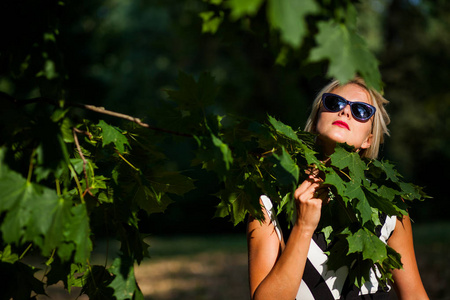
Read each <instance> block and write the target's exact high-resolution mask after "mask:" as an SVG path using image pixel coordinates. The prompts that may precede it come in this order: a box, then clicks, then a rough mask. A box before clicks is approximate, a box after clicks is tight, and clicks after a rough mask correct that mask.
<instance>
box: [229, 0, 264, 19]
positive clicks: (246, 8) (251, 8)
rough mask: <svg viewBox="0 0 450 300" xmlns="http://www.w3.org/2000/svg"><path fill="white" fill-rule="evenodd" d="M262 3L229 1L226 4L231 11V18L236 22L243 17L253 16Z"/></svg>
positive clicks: (240, 0) (238, 0) (242, 0)
mask: <svg viewBox="0 0 450 300" xmlns="http://www.w3.org/2000/svg"><path fill="white" fill-rule="evenodd" d="M263 2H264V0H230V1H228V2H226V4H227V7H228V8H230V9H231V18H232V19H234V20H236V19H239V18H241V17H243V16H245V15H249V16H253V15H255V14H256V13H257V12H258V10H259V8H260V7H261V4H262V3H263Z"/></svg>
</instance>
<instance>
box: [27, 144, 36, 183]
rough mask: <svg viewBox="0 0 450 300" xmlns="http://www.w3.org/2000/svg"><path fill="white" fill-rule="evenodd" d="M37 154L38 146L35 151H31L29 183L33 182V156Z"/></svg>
mask: <svg viewBox="0 0 450 300" xmlns="http://www.w3.org/2000/svg"><path fill="white" fill-rule="evenodd" d="M35 154H36V148H35V149H33V152H32V153H31V157H30V165H29V166H28V175H27V183H30V182H31V176H33V167H34V164H33V158H34V155H35Z"/></svg>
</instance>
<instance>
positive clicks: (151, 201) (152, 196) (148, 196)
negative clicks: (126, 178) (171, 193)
mask: <svg viewBox="0 0 450 300" xmlns="http://www.w3.org/2000/svg"><path fill="white" fill-rule="evenodd" d="M134 201H136V203H137V204H138V205H139V207H141V208H142V209H144V210H145V211H146V212H147V213H148V214H153V213H160V212H164V211H165V210H166V208H167V206H169V205H170V204H171V203H173V200H172V199H170V198H169V197H168V196H167V195H166V194H165V193H164V192H161V191H157V190H155V188H153V186H151V185H150V186H147V185H144V184H141V183H137V185H136V189H135V191H134Z"/></svg>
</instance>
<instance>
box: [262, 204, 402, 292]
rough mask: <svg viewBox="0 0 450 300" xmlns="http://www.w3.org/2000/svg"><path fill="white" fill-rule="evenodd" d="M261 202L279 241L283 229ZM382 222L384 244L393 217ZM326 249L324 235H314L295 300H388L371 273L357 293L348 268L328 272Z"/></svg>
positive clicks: (272, 213)
mask: <svg viewBox="0 0 450 300" xmlns="http://www.w3.org/2000/svg"><path fill="white" fill-rule="evenodd" d="M261 200H262V202H263V204H264V206H265V208H266V210H267V213H268V215H269V218H270V219H271V221H272V223H273V224H274V226H275V230H276V232H277V235H278V237H279V239H280V240H281V236H282V235H283V234H284V233H285V231H286V229H285V230H284V231H282V229H281V226H280V222H279V221H278V219H277V217H276V213H275V210H274V209H273V205H272V202H271V200H270V199H269V198H268V197H267V196H261ZM381 221H382V224H383V225H382V226H379V228H377V232H378V235H379V238H380V240H381V241H383V242H384V243H386V242H387V240H388V238H389V237H390V235H391V234H392V232H393V231H394V228H395V224H396V217H395V216H392V217H388V216H384V217H383V219H382V220H381ZM326 247H327V245H326V241H325V238H324V236H323V234H321V233H318V234H314V236H313V239H312V240H311V244H310V247H309V251H308V259H307V262H306V265H305V271H304V274H303V278H302V282H301V284H300V287H299V290H298V293H297V299H298V300H300V299H301V300H315V299H320V300H334V299H388V293H387V290H383V289H382V288H381V286H380V285H379V283H378V280H377V278H376V275H375V273H374V272H373V271H371V274H370V281H368V282H366V283H365V284H364V285H363V286H362V287H361V289H358V288H357V287H356V286H354V285H350V284H349V283H348V268H347V267H341V268H339V269H338V270H336V271H334V270H329V269H328V267H327V264H326V262H327V260H328V257H327V255H326V254H325V251H326ZM389 289H390V288H388V290H389Z"/></svg>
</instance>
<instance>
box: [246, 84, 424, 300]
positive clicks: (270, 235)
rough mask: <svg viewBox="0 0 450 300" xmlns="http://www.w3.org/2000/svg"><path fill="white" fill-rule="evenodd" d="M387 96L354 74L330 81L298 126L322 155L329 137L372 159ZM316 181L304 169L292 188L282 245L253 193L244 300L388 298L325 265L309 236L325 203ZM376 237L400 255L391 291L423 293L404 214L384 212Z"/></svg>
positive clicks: (411, 295)
mask: <svg viewBox="0 0 450 300" xmlns="http://www.w3.org/2000/svg"><path fill="white" fill-rule="evenodd" d="M387 102H388V101H386V100H385V99H384V98H383V97H382V96H381V95H380V94H379V93H378V92H377V91H375V90H373V89H371V88H368V87H367V85H366V84H365V83H364V81H363V80H362V79H361V78H359V77H357V78H355V79H354V80H352V81H351V82H349V83H347V84H345V85H340V84H339V82H338V81H333V82H332V83H330V84H329V85H328V86H326V87H325V88H324V89H323V90H322V91H321V92H320V93H319V95H318V97H317V98H316V100H315V102H314V104H313V110H312V112H311V115H310V117H309V119H308V122H307V125H306V128H305V130H306V131H310V132H314V133H316V134H318V137H317V142H318V143H319V144H320V145H321V147H322V150H323V153H324V154H325V155H330V154H331V153H332V152H333V151H334V147H335V145H336V143H337V142H339V143H344V142H345V143H347V144H349V145H352V146H354V147H355V149H357V151H359V153H360V155H361V156H363V157H369V158H376V157H377V155H378V150H379V145H380V143H382V142H383V135H384V134H388V131H387V127H386V125H387V124H388V123H389V116H388V115H387V113H386V111H385V109H384V105H385V104H386V103H387ZM322 182H323V181H322V179H321V178H320V177H319V176H317V174H314V172H312V173H311V174H310V175H309V177H308V179H307V180H305V181H303V183H301V184H300V186H299V187H298V188H297V190H296V191H295V194H294V198H295V199H296V201H297V202H296V203H297V218H296V220H295V223H294V224H293V226H292V227H291V230H290V234H289V238H288V239H287V242H286V243H285V241H284V239H283V235H282V234H281V231H280V228H279V225H278V220H277V219H276V216H275V214H274V211H273V209H272V204H271V202H270V200H269V199H268V198H267V197H265V196H261V199H260V201H261V204H262V205H263V206H264V207H265V210H264V209H263V211H264V216H265V221H264V222H260V221H259V220H256V219H254V218H252V217H250V219H249V223H248V228H247V236H248V250H249V279H250V292H251V297H252V299H255V300H256V299H258V300H260V299H280V300H285V299H297V300H302V299H320V300H326V299H388V293H387V291H386V290H383V289H382V288H381V287H379V286H378V283H377V281H376V278H375V277H372V279H373V280H371V281H370V282H367V283H366V284H364V286H362V287H361V289H357V288H356V287H355V286H351V285H348V284H346V282H345V281H346V279H347V275H348V272H347V271H346V269H339V270H337V271H336V272H334V271H332V270H327V267H326V260H327V259H326V255H325V254H324V253H323V251H324V250H325V249H324V245H323V242H321V241H320V236H318V235H317V234H315V229H316V227H317V225H318V223H319V220H320V217H321V208H322V205H326V202H327V201H328V199H327V197H328V194H327V191H328V190H327V189H326V188H325V187H323V186H322ZM380 239H381V240H383V241H384V242H387V244H388V245H389V246H390V247H392V248H393V249H395V250H396V251H397V252H398V253H400V254H401V257H402V258H401V259H402V263H403V269H401V270H393V279H394V284H393V285H394V288H395V291H396V294H397V297H398V298H399V299H408V300H410V299H428V296H427V294H426V291H425V289H424V287H423V284H422V281H421V279H420V275H419V271H418V268H417V263H416V259H415V254H414V248H413V241H412V230H411V222H410V219H409V217H408V216H404V217H403V218H402V219H398V218H396V217H395V216H393V217H387V218H386V220H385V224H384V225H383V230H382V232H381V235H380ZM325 246H326V245H325ZM372 275H373V274H372ZM349 287H350V288H349Z"/></svg>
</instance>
